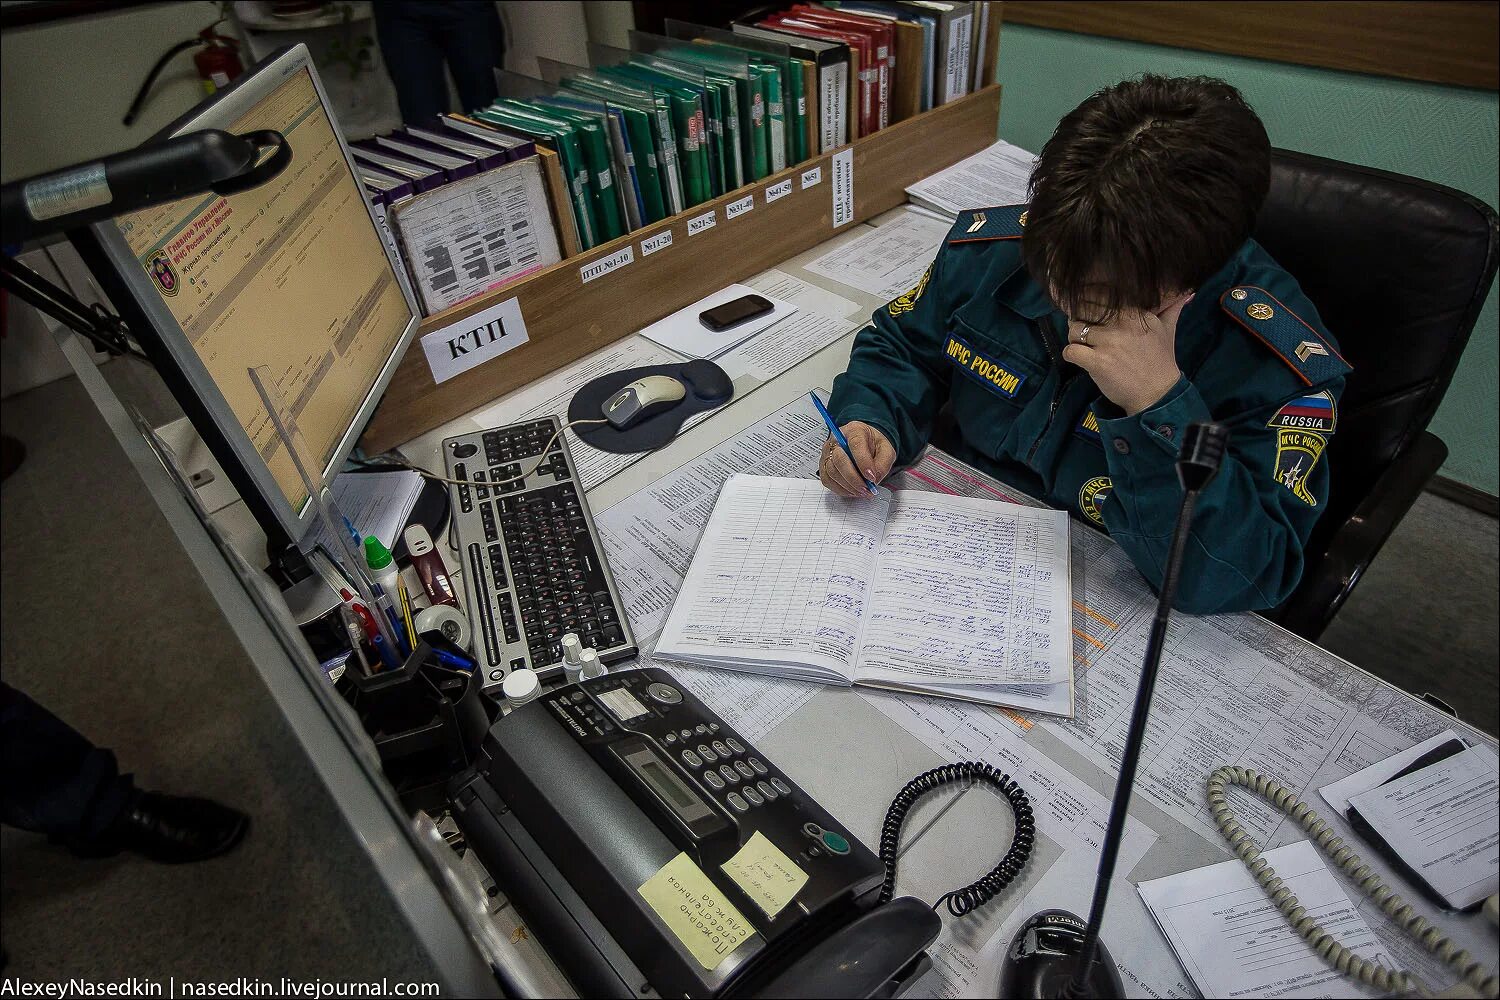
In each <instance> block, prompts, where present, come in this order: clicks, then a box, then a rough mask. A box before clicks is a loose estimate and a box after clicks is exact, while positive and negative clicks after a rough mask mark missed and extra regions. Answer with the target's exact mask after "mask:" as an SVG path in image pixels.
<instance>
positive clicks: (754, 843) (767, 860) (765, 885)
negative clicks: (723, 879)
mask: <svg viewBox="0 0 1500 1000" xmlns="http://www.w3.org/2000/svg"><path fill="white" fill-rule="evenodd" d="M720 867H722V868H723V869H724V871H725V872H727V873H728V875H729V877H730V878H732V879H734V882H735V884H736V885H738V886H739V887H740V888H741V889H744V890H745V895H747V896H749V897H750V898H751V899H753V900H755V905H757V906H759V907H760V908H761V909H762V910H765V911H766V915H767V916H770V917H774V916H776V914H778V913H780V912H781V911H782V909H783V908H785V907H786V904H788V903H790V902H791V901H792V897H793V896H795V895H797V893H798V891H800V890H801V888H802V887H803V886H804V885H806V884H807V872H805V871H803V870H802V869H801V868H798V867H797V865H796V864H795V863H794V862H793V861H792V859H791V858H789V857H787V856H786V855H785V854H784V853H782V850H781V848H779V847H777V846H776V845H775V844H773V843H771V842H770V841H769V840H767V839H766V838H765V837H764V836H762V835H761V832H760V831H759V830H756V831H755V833H754V834H752V835H751V837H750V839H749V840H748V841H746V843H745V846H744V847H741V848H740V849H739V852H738V853H737V854H735V856H734V857H732V858H730V859H729V860H728V861H726V862H724V864H723V865H721V866H720Z"/></svg>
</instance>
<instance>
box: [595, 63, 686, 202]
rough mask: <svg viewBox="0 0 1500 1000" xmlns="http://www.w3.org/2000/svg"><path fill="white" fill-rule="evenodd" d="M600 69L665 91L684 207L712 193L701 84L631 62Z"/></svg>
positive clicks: (656, 89) (660, 92) (653, 88)
mask: <svg viewBox="0 0 1500 1000" xmlns="http://www.w3.org/2000/svg"><path fill="white" fill-rule="evenodd" d="M601 72H603V73H605V74H606V75H622V76H624V77H627V78H630V79H635V80H638V81H640V82H641V83H644V84H646V85H647V86H649V87H651V89H652V90H653V91H655V92H656V93H658V94H666V95H667V96H668V98H669V100H670V102H671V108H672V128H673V130H674V131H675V133H676V135H677V150H678V161H679V162H680V163H681V165H682V188H683V196H684V198H685V204H684V207H691V206H693V205H697V204H700V203H701V202H705V201H708V200H709V199H710V198H712V197H713V193H712V189H711V186H710V184H709V165H708V150H707V149H706V148H705V144H704V142H703V120H704V113H703V95H702V88H701V87H699V88H696V89H695V88H694V87H692V86H691V85H690V84H686V83H683V82H682V81H680V80H674V79H673V78H672V77H671V76H669V75H667V74H666V73H662V72H659V71H657V70H653V69H650V68H649V67H646V66H641V65H638V64H635V63H625V64H623V65H620V66H610V67H607V68H605V69H603V70H601Z"/></svg>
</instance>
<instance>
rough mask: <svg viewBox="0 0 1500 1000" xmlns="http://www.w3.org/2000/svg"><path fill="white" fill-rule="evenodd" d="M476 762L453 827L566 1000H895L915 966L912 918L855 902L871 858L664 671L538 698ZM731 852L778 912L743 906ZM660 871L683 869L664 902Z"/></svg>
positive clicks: (873, 885)
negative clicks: (754, 861) (755, 861)
mask: <svg viewBox="0 0 1500 1000" xmlns="http://www.w3.org/2000/svg"><path fill="white" fill-rule="evenodd" d="M484 751H485V752H484V754H483V755H482V758H483V759H482V762H481V764H480V766H479V768H477V769H476V770H475V771H471V772H468V773H466V774H464V775H461V776H460V777H459V778H458V779H456V781H455V782H454V785H453V794H452V796H451V798H452V803H453V810H454V815H455V818H456V819H457V821H458V824H459V826H460V828H461V829H462V831H463V833H464V836H465V838H466V840H467V841H468V843H469V845H470V846H471V847H472V849H473V850H474V851H475V852H476V853H477V855H478V857H479V859H480V860H481V861H482V862H483V863H484V864H485V866H486V867H487V868H488V870H489V872H490V874H491V875H492V877H493V878H494V879H495V881H496V883H497V884H498V886H499V887H500V889H501V890H502V891H503V892H505V894H506V895H507V897H508V898H509V899H510V900H511V902H512V903H514V904H515V906H516V908H517V910H518V912H519V913H520V915H521V916H522V917H523V918H524V919H525V920H526V922H527V924H528V926H530V928H531V929H532V931H533V932H534V933H535V935H536V937H537V939H538V940H539V941H540V942H541V943H542V944H543V945H544V946H545V947H546V948H547V950H548V952H549V953H550V954H551V956H552V957H553V958H554V959H555V960H556V962H557V964H558V965H559V967H560V968H561V969H562V970H563V972H564V973H565V974H566V975H567V976H568V977H569V978H570V980H571V981H572V983H573V985H574V986H575V987H576V988H577V990H578V992H579V993H580V994H581V995H584V996H598V997H636V998H639V997H650V996H663V997H735V996H786V997H794V996H795V997H816V996H849V997H854V996H896V995H899V994H900V993H902V992H904V991H905V989H906V988H907V987H908V986H909V985H910V984H912V983H913V982H915V981H916V979H917V978H919V977H920V976H921V975H922V973H923V972H925V971H926V970H927V969H928V968H929V967H930V961H929V959H928V957H927V955H926V953H925V951H924V949H925V948H926V947H927V946H928V945H930V944H931V943H932V941H933V940H934V939H935V938H936V936H937V933H938V931H939V930H940V927H941V925H940V922H939V920H938V918H937V916H936V915H935V914H934V913H933V912H932V910H931V909H929V908H928V907H927V906H926V905H925V904H923V903H921V902H920V901H918V900H915V899H911V898H903V899H896V900H894V901H892V902H890V903H887V904H885V905H881V906H877V905H875V903H876V898H877V896H878V894H879V891H880V886H881V882H882V880H883V875H884V870H883V868H882V865H881V862H880V861H879V860H878V859H877V858H876V857H875V856H874V855H873V854H872V853H871V852H870V851H869V850H868V849H867V848H866V847H865V846H864V845H862V844H860V843H859V841H858V840H857V839H855V838H854V837H853V836H852V835H851V834H850V833H849V832H848V830H846V829H844V827H843V826H842V824H840V823H839V822H838V821H837V820H836V819H834V818H833V817H832V816H830V815H829V814H828V813H827V811H825V810H824V809H823V808H822V807H821V806H819V805H818V804H817V803H816V802H814V801H813V800H812V799H811V798H810V797H809V796H808V795H807V793H805V792H803V791H802V790H801V789H800V788H798V787H797V785H796V783H795V782H793V781H792V780H791V778H790V777H788V776H787V774H786V773H785V772H784V771H782V770H780V769H779V768H777V767H776V766H775V764H773V763H772V762H771V761H770V760H769V759H768V758H767V757H766V756H765V755H764V754H762V753H760V752H759V751H758V750H756V749H755V748H754V747H753V746H751V745H750V744H749V743H748V742H747V741H746V740H745V739H744V738H743V737H742V736H740V735H739V734H738V733H736V732H735V731H733V730H732V729H730V728H729V726H728V725H726V724H725V723H724V721H723V720H722V719H720V718H718V717H717V716H716V715H714V713H713V712H711V711H710V710H709V709H708V707H707V706H705V705H704V704H703V703H702V702H700V701H699V700H698V699H697V698H695V697H693V695H692V694H691V693H689V692H688V691H686V690H684V689H683V687H682V686H681V685H680V684H678V683H677V682H676V681H675V680H674V679H673V678H672V676H671V675H670V674H668V673H666V672H665V671H662V670H658V669H654V668H653V669H646V670H634V671H627V672H623V673H616V674H609V675H607V676H604V677H599V678H594V679H592V680H586V681H583V682H582V683H579V684H574V685H570V686H567V687H562V688H559V689H557V690H555V691H552V692H550V693H549V694H547V695H546V696H545V697H543V698H541V699H539V700H537V701H533V702H531V703H529V704H526V705H523V706H521V707H520V708H519V709H518V710H516V711H514V712H512V713H511V714H509V715H508V716H505V717H504V718H501V719H500V720H498V721H497V722H496V723H495V724H494V726H493V727H492V728H491V729H490V731H489V734H488V736H487V737H486V739H485V745H484ZM757 834H758V835H759V836H757ZM762 838H763V839H762ZM767 841H769V843H770V844H771V845H774V848H773V849H767V848H766V842H767ZM747 845H749V846H748V848H747ZM742 850H747V851H748V852H749V853H751V854H754V853H755V852H756V851H762V852H766V851H768V852H769V855H770V856H774V857H775V858H777V859H779V860H778V864H779V865H780V866H781V867H780V868H779V869H778V871H780V872H781V873H782V874H784V875H787V878H788V880H789V881H790V882H791V884H792V885H795V886H797V887H796V889H795V892H794V894H792V895H791V897H790V900H789V901H787V902H785V903H784V904H783V905H781V906H780V907H778V906H776V905H774V904H772V905H767V904H766V902H765V898H764V897H763V896H762V897H760V898H759V899H757V897H756V896H755V895H754V894H753V885H752V883H751V882H747V881H745V876H744V873H743V870H742V869H740V868H739V867H738V865H737V864H736V863H735V862H733V861H732V859H736V858H739V859H740V860H743V859H744V858H745V854H742V853H741V852H742ZM684 854H685V855H686V858H685V859H684V858H679V855H684ZM726 863H730V867H731V868H732V869H734V871H733V872H732V871H730V870H726V868H725V867H724V866H725V864H726ZM684 865H685V866H686V867H685V868H684V867H683V866H684ZM664 869H667V870H669V871H670V872H671V873H674V874H673V878H674V879H675V877H676V875H677V874H682V873H683V872H689V873H691V874H690V875H689V876H687V877H684V878H683V879H682V882H683V883H685V884H684V885H683V886H681V887H680V888H681V890H682V892H683V893H684V896H683V898H682V899H681V900H680V901H677V900H674V902H673V904H672V905H671V906H670V907H664V906H663V904H662V903H661V902H660V900H659V899H653V898H649V897H651V896H652V895H653V893H652V892H651V891H650V888H651V887H650V886H648V883H652V880H653V879H654V878H657V877H658V876H660V875H662V874H663V873H664ZM736 873H737V874H736ZM803 875H805V881H800V883H799V881H798V879H799V878H800V876H803ZM653 884H654V883H653ZM674 884H675V882H674ZM679 902H680V904H681V905H678V903H679ZM715 910H717V911H718V914H719V916H720V917H722V916H723V915H724V913H726V912H727V913H728V914H731V915H732V917H738V918H740V919H741V920H742V921H743V922H742V923H740V924H738V926H737V928H736V927H728V929H727V930H726V927H727V926H728V925H721V924H719V923H716V920H717V919H718V918H716V917H715V915H714V912H712V911H715ZM730 922H731V923H733V922H734V921H733V919H732V918H731V920H730ZM745 924H748V925H749V926H748V927H746V926H745ZM695 935H699V936H700V939H699V940H694V936H695ZM706 941H707V942H708V943H707V944H706V943H705V942H706Z"/></svg>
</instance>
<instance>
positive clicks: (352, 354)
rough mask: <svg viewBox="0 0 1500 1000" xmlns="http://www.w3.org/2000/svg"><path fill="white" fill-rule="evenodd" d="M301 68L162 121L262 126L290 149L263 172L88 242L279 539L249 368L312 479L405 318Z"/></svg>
mask: <svg viewBox="0 0 1500 1000" xmlns="http://www.w3.org/2000/svg"><path fill="white" fill-rule="evenodd" d="M315 72H316V71H315V70H314V69H313V67H312V63H311V61H310V60H309V59H307V58H306V50H305V49H303V48H302V47H301V46H298V47H297V48H296V49H293V50H291V51H290V52H289V53H288V54H287V55H286V56H284V57H279V58H277V59H275V60H273V61H272V62H270V63H269V64H267V65H265V66H263V67H261V68H260V69H258V70H257V72H256V73H255V74H254V75H253V77H252V78H251V79H249V80H248V81H246V82H244V83H242V84H240V85H237V86H236V87H235V88H234V90H233V91H232V92H231V93H230V94H228V95H226V97H225V98H224V99H222V100H219V101H217V102H215V103H213V104H211V105H209V106H208V107H207V108H206V109H205V112H204V113H203V114H202V115H201V116H197V117H191V116H190V118H189V119H188V120H186V121H185V122H182V123H179V124H178V125H177V126H175V127H174V128H173V129H172V132H173V133H174V134H176V133H181V132H187V131H191V130H193V129H194V128H205V127H211V128H222V129H225V130H227V131H229V132H233V133H237V134H238V133H243V132H248V131H252V130H256V129H275V130H277V131H279V132H281V133H282V134H283V135H284V136H285V137H286V139H287V141H288V142H289V144H290V145H291V148H292V160H291V163H290V164H289V165H288V166H287V167H286V169H285V170H284V171H282V173H281V174H280V175H279V176H277V177H276V178H274V179H273V180H271V181H270V182H268V183H266V184H264V185H262V186H260V187H257V188H252V189H250V190H248V191H245V192H242V193H239V194H235V195H231V196H229V197H219V196H217V195H213V194H208V195H201V196H195V197H192V198H187V199H184V200H181V201H177V202H173V203H170V204H166V205H161V206H157V207H154V208H151V209H147V210H144V211H140V212H136V213H134V214H130V215H124V216H120V217H118V218H116V219H115V220H114V223H113V228H114V230H115V233H114V234H109V235H113V236H116V237H117V238H118V239H117V240H116V239H108V238H106V239H104V240H103V242H104V244H105V247H106V250H107V251H108V250H110V248H111V247H113V252H112V253H111V257H112V258H113V259H114V262H115V264H116V266H117V268H120V269H121V270H123V271H126V272H130V273H128V274H127V275H126V278H127V284H128V285H129V286H130V289H131V291H132V293H134V294H135V297H136V298H137V300H138V301H139V302H140V304H141V305H142V306H143V307H145V312H146V313H147V315H148V316H149V317H150V318H151V319H152V326H153V327H154V329H155V332H156V334H157V335H158V336H159V337H160V341H161V343H162V346H164V347H166V348H167V350H168V352H169V353H170V354H171V356H172V358H173V360H174V361H175V362H176V364H177V365H178V366H179V368H180V371H181V374H182V375H183V381H185V382H186V383H187V384H188V385H189V386H190V387H191V391H192V392H193V393H194V394H196V395H197V396H199V397H200V399H201V401H202V402H203V404H204V406H205V408H206V409H207V410H208V411H209V413H210V414H211V416H212V419H213V420H214V422H215V423H217V424H220V425H221V426H220V428H219V430H220V431H221V432H223V433H224V435H225V437H226V438H228V439H229V440H230V443H231V445H232V446H233V447H234V451H235V453H236V454H235V457H236V458H237V460H238V461H239V462H241V463H248V464H250V465H252V466H254V465H256V464H259V466H260V467H259V468H250V469H248V470H246V471H248V472H249V473H250V475H249V477H248V479H249V480H252V481H254V482H256V483H257V484H258V485H259V486H260V488H261V491H262V492H264V493H267V494H269V495H267V496H265V497H263V498H262V499H263V500H264V501H265V503H264V504H263V505H262V506H263V507H266V508H269V509H270V510H271V511H272V512H273V513H274V514H275V516H276V517H277V518H278V520H280V521H281V522H282V527H283V528H284V529H285V530H286V533H287V534H288V535H289V536H290V537H291V538H292V539H293V540H295V539H296V538H298V537H299V535H300V533H301V531H302V529H303V528H304V527H305V525H306V521H307V520H308V519H309V517H310V509H309V508H308V505H307V500H308V492H307V489H306V487H305V486H304V485H303V482H302V480H301V478H300V477H299V476H298V473H297V470H296V468H295V466H294V465H293V463H292V460H291V457H290V455H289V454H288V451H287V448H286V447H285V446H284V445H283V443H282V441H281V438H280V436H279V435H278V434H277V432H276V428H275V426H274V425H273V424H272V422H271V420H270V417H269V415H268V413H267V412H266V408H265V406H264V404H263V403H262V401H261V398H260V396H259V394H258V393H257V392H256V389H255V385H254V383H253V382H252V381H251V379H250V376H249V369H250V368H252V367H260V366H269V368H270V370H271V371H272V373H273V374H274V376H275V380H276V386H277V390H278V392H279V394H280V396H281V399H282V402H283V404H284V406H285V408H286V410H289V411H290V413H291V416H292V417H293V419H294V420H295V424H296V428H297V432H298V434H300V437H301V442H302V447H303V448H304V449H305V450H304V451H303V453H302V454H301V457H302V459H303V462H304V464H305V465H307V466H309V467H310V468H309V471H310V472H311V473H312V475H314V476H315V477H322V478H323V479H324V480H326V478H327V477H328V476H329V475H330V474H331V473H333V472H336V471H337V467H338V466H339V465H340V464H341V463H342V461H343V459H344V458H345V456H346V455H347V453H348V451H349V449H350V448H351V447H352V446H353V444H354V441H355V438H356V436H357V434H358V433H359V431H360V430H361V429H362V427H363V425H364V423H365V421H367V420H368V418H369V415H370V413H371V412H372V411H373V409H374V405H375V403H376V402H378V399H379V394H380V392H381V391H383V389H384V386H385V383H386V381H388V380H389V375H390V372H391V370H393V369H394V366H395V363H396V362H397V361H398V360H399V357H400V353H401V351H402V350H403V349H404V347H405V345H406V343H407V341H408V340H409V337H410V334H411V332H412V330H413V329H414V328H415V325H416V313H415V310H414V308H413V304H412V303H411V302H410V301H409V300H408V298H407V297H406V293H405V292H404V291H403V289H402V286H401V283H400V282H399V281H398V280H397V277H396V271H395V269H394V268H395V265H394V263H393V261H392V260H391V258H390V256H389V255H388V254H387V251H386V248H385V244H384V243H383V242H382V239H381V237H380V234H379V232H378V231H377V229H376V226H375V222H374V220H373V218H372V216H371V213H370V209H369V206H368V204H367V203H366V200H365V195H364V189H363V188H362V187H361V185H360V184H359V182H358V181H357V180H356V177H355V175H354V173H353V170H352V167H351V164H350V162H349V159H348V155H347V152H346V150H345V148H344V145H343V143H342V141H341V139H340V137H339V135H338V132H337V129H336V127H335V125H334V123H333V121H332V120H331V119H330V116H329V113H328V109H327V106H326V104H325V102H324V99H323V94H322V90H321V86H320V85H319V84H318V83H317V80H316V75H315ZM105 228H108V226H107V225H106V227H105ZM118 240H123V246H122V245H121V244H120V243H119V242H118ZM126 254H128V263H127V262H125V261H122V260H121V258H122V257H123V256H124V255H126ZM122 264H124V266H123V267H121V265H122ZM189 412H190V413H191V412H192V411H191V410H190V411H189ZM218 458H219V460H220V464H221V465H225V466H226V468H227V463H226V462H225V456H223V455H219V456H218ZM241 492H243V487H242V488H241Z"/></svg>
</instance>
